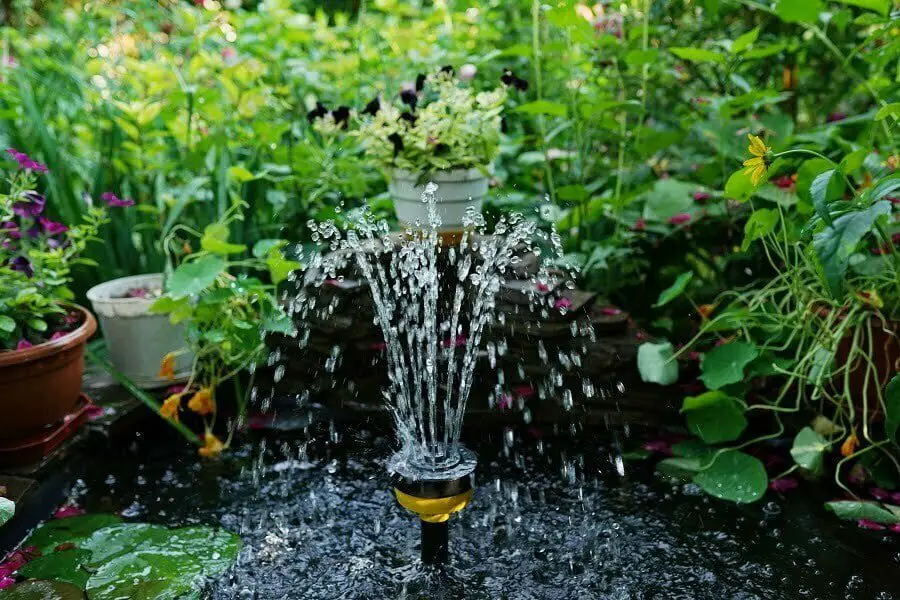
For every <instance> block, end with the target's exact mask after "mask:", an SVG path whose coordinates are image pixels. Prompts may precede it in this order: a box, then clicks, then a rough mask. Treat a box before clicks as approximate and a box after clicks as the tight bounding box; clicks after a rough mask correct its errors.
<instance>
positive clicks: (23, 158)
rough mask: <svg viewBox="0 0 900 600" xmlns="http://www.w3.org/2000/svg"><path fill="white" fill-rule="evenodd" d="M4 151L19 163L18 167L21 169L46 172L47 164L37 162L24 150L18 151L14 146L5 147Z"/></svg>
mask: <svg viewBox="0 0 900 600" xmlns="http://www.w3.org/2000/svg"><path fill="white" fill-rule="evenodd" d="M6 152H7V153H8V154H9V155H10V156H12V157H13V159H14V160H15V161H16V162H17V163H19V167H20V168H22V169H25V170H28V171H35V172H37V173H46V172H47V171H48V169H47V165H45V164H42V163H39V162H38V161H36V160H34V159H32V158H31V157H30V156H28V155H27V154H25V153H24V152H19V151H18V150H16V149H15V148H7V149H6Z"/></svg>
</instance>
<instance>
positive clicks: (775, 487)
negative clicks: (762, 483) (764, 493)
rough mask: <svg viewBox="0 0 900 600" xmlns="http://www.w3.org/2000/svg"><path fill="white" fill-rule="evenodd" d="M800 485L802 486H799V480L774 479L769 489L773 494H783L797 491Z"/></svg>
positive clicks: (791, 478) (790, 478) (788, 478)
mask: <svg viewBox="0 0 900 600" xmlns="http://www.w3.org/2000/svg"><path fill="white" fill-rule="evenodd" d="M798 485H800V484H798V483H797V480H796V479H794V478H793V477H779V478H778V479H773V480H772V481H770V482H769V489H770V490H772V491H773V492H778V493H779V494H783V493H784V492H789V491H791V490H794V489H797V486H798Z"/></svg>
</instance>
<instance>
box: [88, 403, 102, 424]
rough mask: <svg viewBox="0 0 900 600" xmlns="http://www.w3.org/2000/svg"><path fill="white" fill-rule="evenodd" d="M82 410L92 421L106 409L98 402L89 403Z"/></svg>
mask: <svg viewBox="0 0 900 600" xmlns="http://www.w3.org/2000/svg"><path fill="white" fill-rule="evenodd" d="M84 412H85V413H86V414H87V416H88V419H90V420H91V421H93V420H94V419H99V418H100V417H102V416H103V413H104V412H106V411H105V410H104V409H103V407H102V406H100V405H98V404H91V405H89V406H88V407H87V408H86V409H84Z"/></svg>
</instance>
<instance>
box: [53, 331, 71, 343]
mask: <svg viewBox="0 0 900 600" xmlns="http://www.w3.org/2000/svg"><path fill="white" fill-rule="evenodd" d="M67 335H69V334H68V332H66V331H56V332H54V333H53V335H51V336H50V340H51V341H53V340H58V339H60V338H64V337H66V336H67Z"/></svg>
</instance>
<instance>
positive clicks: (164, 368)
mask: <svg viewBox="0 0 900 600" xmlns="http://www.w3.org/2000/svg"><path fill="white" fill-rule="evenodd" d="M158 377H162V378H164V379H175V353H174V352H169V353H168V354H166V355H165V356H163V358H162V362H161V363H159V375H158Z"/></svg>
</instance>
